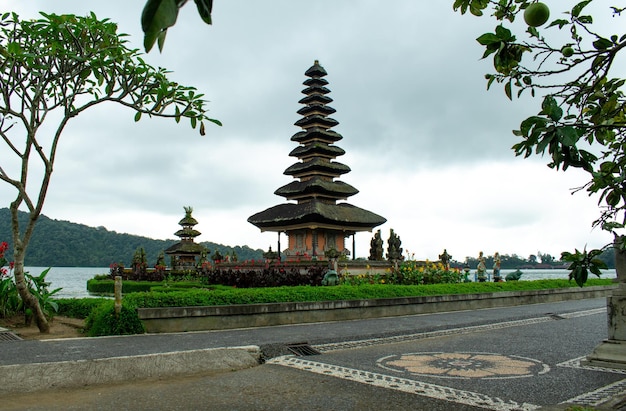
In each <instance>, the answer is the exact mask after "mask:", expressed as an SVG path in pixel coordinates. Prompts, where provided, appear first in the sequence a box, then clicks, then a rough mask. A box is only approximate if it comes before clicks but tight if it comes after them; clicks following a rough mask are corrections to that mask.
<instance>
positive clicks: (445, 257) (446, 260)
mask: <svg viewBox="0 0 626 411" xmlns="http://www.w3.org/2000/svg"><path fill="white" fill-rule="evenodd" d="M451 259H452V256H451V255H450V254H448V251H447V250H446V249H445V248H444V249H443V253H442V254H439V260H440V261H441V264H443V268H444V269H445V270H446V271H450V260H451Z"/></svg>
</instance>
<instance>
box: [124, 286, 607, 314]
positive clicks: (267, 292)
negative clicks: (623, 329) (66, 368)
mask: <svg viewBox="0 0 626 411" xmlns="http://www.w3.org/2000/svg"><path fill="white" fill-rule="evenodd" d="M610 284H612V280H611V279H590V280H589V281H588V283H587V286H594V285H610ZM567 287H577V285H576V283H575V282H573V281H568V280H536V281H514V282H508V283H507V282H499V283H495V282H484V283H475V282H471V283H451V284H432V285H388V284H362V285H339V286H333V287H313V286H294V287H260V288H220V289H215V290H200V289H193V290H188V291H171V292H156V291H151V292H147V293H134V294H130V295H127V296H125V297H124V301H126V302H127V303H129V304H131V305H134V306H136V307H142V308H154V307H189V306H202V305H233V304H262V303H265V304H267V303H277V302H305V301H330V300H363V299H375V298H394V297H419V296H431V295H446V294H474V293H491V292H501V291H523V290H541V289H549V288H567Z"/></svg>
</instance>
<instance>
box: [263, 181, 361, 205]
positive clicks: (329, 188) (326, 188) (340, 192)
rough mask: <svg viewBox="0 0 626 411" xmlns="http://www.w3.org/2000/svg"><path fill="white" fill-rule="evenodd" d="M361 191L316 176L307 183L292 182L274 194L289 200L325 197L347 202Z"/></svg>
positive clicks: (348, 185)
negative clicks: (346, 200)
mask: <svg viewBox="0 0 626 411" xmlns="http://www.w3.org/2000/svg"><path fill="white" fill-rule="evenodd" d="M358 192H359V190H357V189H356V188H354V187H352V186H351V185H350V184H347V183H344V182H343V181H329V180H327V179H323V178H322V177H319V176H315V177H312V178H310V179H308V180H305V181H292V182H291V183H289V184H286V185H284V186H282V187H281V188H279V189H278V190H276V191H274V194H276V195H279V196H282V197H285V198H286V199H287V200H298V199H301V198H309V197H311V198H314V197H325V198H328V199H333V200H345V199H347V198H348V197H351V196H353V195H355V194H357V193H358Z"/></svg>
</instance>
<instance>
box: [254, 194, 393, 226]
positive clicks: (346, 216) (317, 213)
mask: <svg viewBox="0 0 626 411" xmlns="http://www.w3.org/2000/svg"><path fill="white" fill-rule="evenodd" d="M386 221H387V220H386V219H385V218H384V217H381V216H379V215H378V214H375V213H372V212H371V211H367V210H364V209H362V208H359V207H356V206H353V205H351V204H348V203H341V204H327V203H324V202H322V201H318V200H312V201H308V202H306V203H301V204H293V203H288V204H280V205H277V206H274V207H271V208H268V209H267V210H264V211H261V212H260V213H257V214H255V215H253V216H251V217H250V218H248V222H249V223H251V224H253V225H255V226H257V227H258V228H260V229H261V231H286V230H296V229H300V228H309V229H318V228H326V229H332V230H339V231H353V232H357V231H371V230H372V229H373V228H374V227H377V226H379V225H381V224H384V223H385V222H386Z"/></svg>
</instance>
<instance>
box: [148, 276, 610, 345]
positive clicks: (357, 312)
mask: <svg viewBox="0 0 626 411" xmlns="http://www.w3.org/2000/svg"><path fill="white" fill-rule="evenodd" d="M615 287H616V286H614V285H610V286H595V287H584V288H577V287H576V288H559V289H548V290H533V291H507V292H497V293H479V294H454V295H452V294H451V295H437V296H428V297H401V298H380V299H372V300H338V301H320V302H299V303H293V302H292V303H271V304H241V305H224V306H205V307H165V308H139V309H138V314H139V318H140V319H141V320H142V321H143V323H144V325H145V327H146V331H147V332H149V333H171V332H184V331H204V330H225V329H232V328H247V327H263V326H271V325H284V324H300V323H312V322H325V321H345V320H355V319H364V318H379V317H393V316H401V315H413V314H428V313H435V312H446V311H463V310H479V309H484V308H495V307H510V306H515V305H523V304H539V303H548V302H557V301H565V300H576V299H586V298H598V297H606V296H607V295H609V293H610V292H611V290H613V289H614V288H615Z"/></svg>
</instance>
